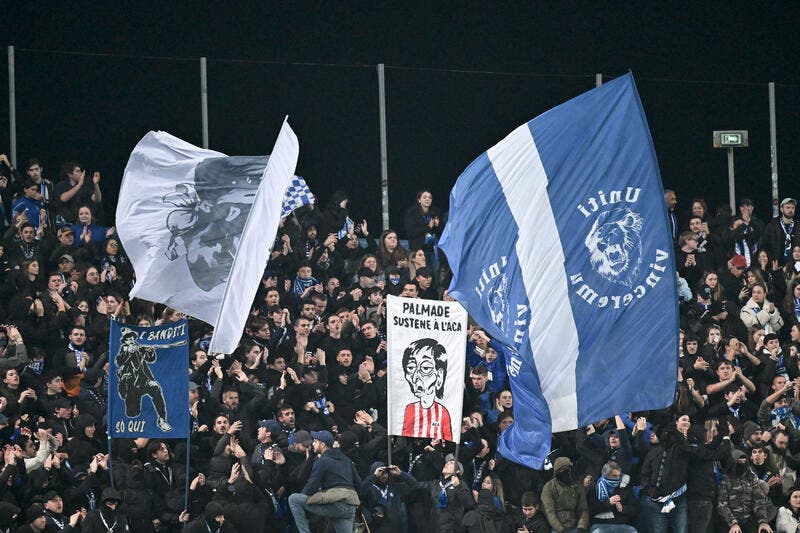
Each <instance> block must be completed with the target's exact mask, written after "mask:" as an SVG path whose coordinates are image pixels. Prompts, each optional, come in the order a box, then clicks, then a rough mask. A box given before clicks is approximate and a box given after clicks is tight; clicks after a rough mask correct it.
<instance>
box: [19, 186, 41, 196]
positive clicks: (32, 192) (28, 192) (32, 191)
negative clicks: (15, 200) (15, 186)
mask: <svg viewBox="0 0 800 533" xmlns="http://www.w3.org/2000/svg"><path fill="white" fill-rule="evenodd" d="M22 192H23V193H24V194H25V196H26V197H27V198H36V195H37V194H38V193H39V187H38V186H36V185H31V186H30V187H27V188H25V189H22Z"/></svg>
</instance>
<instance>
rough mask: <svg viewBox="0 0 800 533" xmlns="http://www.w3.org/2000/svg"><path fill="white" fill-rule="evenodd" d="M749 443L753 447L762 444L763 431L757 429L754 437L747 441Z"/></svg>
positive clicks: (751, 436)
mask: <svg viewBox="0 0 800 533" xmlns="http://www.w3.org/2000/svg"><path fill="white" fill-rule="evenodd" d="M747 443H748V444H749V445H750V446H751V447H752V446H756V445H758V444H761V430H760V429H757V430H756V431H755V432H754V433H753V434H752V435H750V438H749V439H747Z"/></svg>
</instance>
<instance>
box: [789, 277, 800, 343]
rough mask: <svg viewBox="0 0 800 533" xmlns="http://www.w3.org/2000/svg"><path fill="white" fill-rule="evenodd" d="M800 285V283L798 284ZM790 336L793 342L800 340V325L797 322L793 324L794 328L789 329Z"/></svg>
mask: <svg viewBox="0 0 800 533" xmlns="http://www.w3.org/2000/svg"><path fill="white" fill-rule="evenodd" d="M798 287H800V285H798ZM789 336H790V337H791V339H792V342H800V326H798V325H797V324H792V329H791V330H790V331H789Z"/></svg>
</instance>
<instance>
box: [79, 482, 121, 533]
mask: <svg viewBox="0 0 800 533" xmlns="http://www.w3.org/2000/svg"><path fill="white" fill-rule="evenodd" d="M100 502H101V503H100V505H99V506H98V508H97V509H95V510H94V511H91V512H90V513H89V514H88V515H86V518H85V519H84V521H83V523H82V524H81V533H124V532H127V531H130V526H129V524H128V517H127V516H126V515H125V513H123V512H121V511H120V510H119V507H120V504H121V503H122V494H120V493H119V491H118V490H116V489H113V488H111V487H106V488H105V489H103V495H102V497H101V498H100Z"/></svg>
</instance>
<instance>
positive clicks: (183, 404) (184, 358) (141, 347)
mask: <svg viewBox="0 0 800 533" xmlns="http://www.w3.org/2000/svg"><path fill="white" fill-rule="evenodd" d="M108 359H109V366H110V368H109V376H108V381H109V383H108V427H109V429H110V431H111V437H113V438H131V439H135V438H139V437H148V438H163V439H177V438H186V437H188V436H189V374H188V368H189V326H188V323H187V322H186V319H183V320H180V321H178V322H171V323H169V324H164V325H162V326H153V327H138V326H134V325H131V324H121V323H119V322H117V321H115V320H112V321H111V333H110V347H109V358H108Z"/></svg>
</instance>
